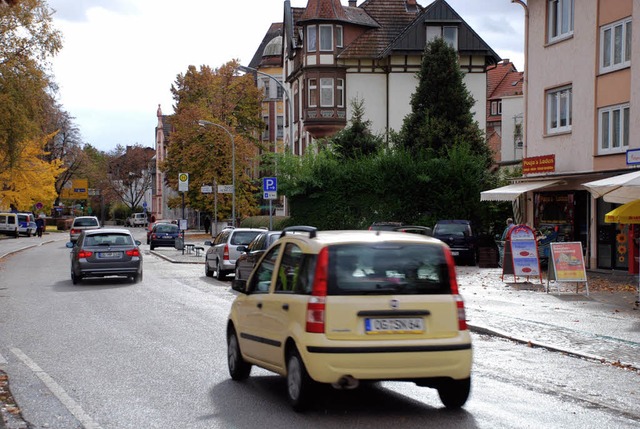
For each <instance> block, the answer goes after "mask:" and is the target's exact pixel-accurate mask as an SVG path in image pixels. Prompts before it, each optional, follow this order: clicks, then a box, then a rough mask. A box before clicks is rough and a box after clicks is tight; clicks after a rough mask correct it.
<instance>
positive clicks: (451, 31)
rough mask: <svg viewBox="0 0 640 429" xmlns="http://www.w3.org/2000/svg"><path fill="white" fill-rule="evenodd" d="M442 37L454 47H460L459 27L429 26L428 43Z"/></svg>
mask: <svg viewBox="0 0 640 429" xmlns="http://www.w3.org/2000/svg"><path fill="white" fill-rule="evenodd" d="M437 37H441V38H443V39H444V41H445V42H446V43H447V44H448V45H449V46H451V47H452V48H453V49H456V50H457V49H458V27H440V26H433V25H432V26H427V43H429V42H433V41H434V40H435V39H436V38H437Z"/></svg>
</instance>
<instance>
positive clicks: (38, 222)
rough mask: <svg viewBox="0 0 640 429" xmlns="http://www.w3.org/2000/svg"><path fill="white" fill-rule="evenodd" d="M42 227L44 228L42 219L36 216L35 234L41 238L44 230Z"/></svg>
mask: <svg viewBox="0 0 640 429" xmlns="http://www.w3.org/2000/svg"><path fill="white" fill-rule="evenodd" d="M44 229H45V222H44V219H43V218H42V217H40V216H38V218H37V219H36V235H37V236H38V237H40V238H42V233H43V232H44Z"/></svg>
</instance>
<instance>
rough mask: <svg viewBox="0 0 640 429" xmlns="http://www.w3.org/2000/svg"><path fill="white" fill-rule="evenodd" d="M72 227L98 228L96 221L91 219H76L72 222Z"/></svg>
mask: <svg viewBox="0 0 640 429" xmlns="http://www.w3.org/2000/svg"><path fill="white" fill-rule="evenodd" d="M73 226H98V220H97V219H91V218H87V219H76V220H75V221H74V222H73Z"/></svg>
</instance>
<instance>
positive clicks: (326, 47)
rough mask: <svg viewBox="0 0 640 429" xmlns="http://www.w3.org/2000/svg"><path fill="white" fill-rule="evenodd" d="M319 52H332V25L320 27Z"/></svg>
mask: <svg viewBox="0 0 640 429" xmlns="http://www.w3.org/2000/svg"><path fill="white" fill-rule="evenodd" d="M320 50H321V51H333V25H326V24H325V25H321V26H320Z"/></svg>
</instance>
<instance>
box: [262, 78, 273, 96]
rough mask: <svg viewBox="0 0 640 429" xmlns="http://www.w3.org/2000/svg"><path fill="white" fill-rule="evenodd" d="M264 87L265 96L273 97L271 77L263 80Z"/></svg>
mask: <svg viewBox="0 0 640 429" xmlns="http://www.w3.org/2000/svg"><path fill="white" fill-rule="evenodd" d="M262 88H263V91H264V96H265V98H271V91H270V90H269V79H263V80H262Z"/></svg>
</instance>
